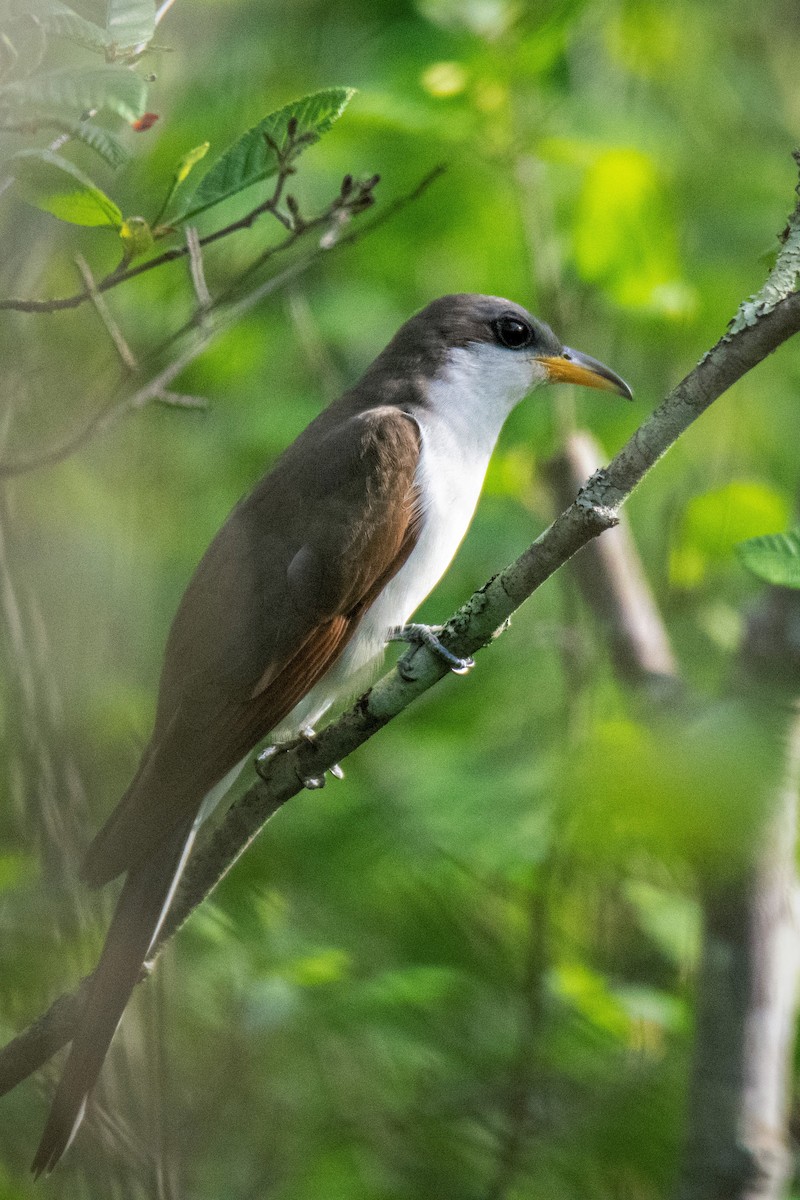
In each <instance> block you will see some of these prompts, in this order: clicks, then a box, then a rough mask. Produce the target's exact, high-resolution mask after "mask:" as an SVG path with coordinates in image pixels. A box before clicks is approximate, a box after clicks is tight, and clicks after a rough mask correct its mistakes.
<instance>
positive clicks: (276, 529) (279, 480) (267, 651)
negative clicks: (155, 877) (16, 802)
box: [83, 407, 420, 884]
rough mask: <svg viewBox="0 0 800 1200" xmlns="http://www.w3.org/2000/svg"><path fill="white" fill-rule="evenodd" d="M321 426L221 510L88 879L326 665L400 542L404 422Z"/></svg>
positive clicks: (377, 416) (357, 418)
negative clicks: (129, 776) (147, 726)
mask: <svg viewBox="0 0 800 1200" xmlns="http://www.w3.org/2000/svg"><path fill="white" fill-rule="evenodd" d="M329 411H330V410H329ZM326 416H327V414H326ZM321 425H322V430H321V432H322V436H317V437H314V438H309V437H308V434H309V432H310V431H306V434H305V435H302V436H301V438H299V439H298V441H297V442H296V443H295V444H294V446H292V447H291V448H290V450H289V451H288V452H287V453H286V454H285V455H284V456H283V458H282V459H281V460H280V461H279V463H278V464H277V466H276V467H275V468H274V469H273V471H271V472H270V474H269V475H267V476H266V477H265V478H264V479H263V480H262V481H261V483H260V484H259V485H258V486H257V487H256V488H255V490H254V491H253V492H252V493H251V494H250V495H249V496H248V497H247V498H246V499H245V500H244V501H243V502H242V503H241V504H240V505H239V506H238V507H237V508H236V509H235V510H234V511H233V513H232V514H231V516H230V517H229V518H228V521H227V522H226V523H225V525H224V526H223V527H222V529H221V530H220V532H219V533H218V534H217V536H216V538H215V539H214V541H213V542H212V544H211V546H210V547H209V549H208V551H207V552H206V554H205V556H204V558H203V560H202V561H201V563H200V565H199V566H198V568H197V571H196V573H195V575H194V577H193V579H192V581H191V582H190V584H189V587H188V588H187V590H186V593H185V595H184V597H183V600H182V601H181V604H180V607H179V609H178V612H177V614H176V617H175V621H174V623H173V626H172V630H171V632H170V636H169V639H168V642H167V649H166V654H165V660H164V668H163V672H162V678H161V686H160V691H159V700H158V710H157V714H156V723H155V728H154V730H153V735H152V737H151V740H150V744H149V745H148V747H147V749H146V750H145V753H144V755H143V756H142V761H141V763H140V765H139V769H138V771H137V773H136V776H135V777H134V780H133V782H132V783H131V786H130V787H129V788H128V791H127V792H126V793H125V795H124V796H123V798H122V799H121V801H120V803H119V805H118V806H117V808H116V810H115V811H114V812H113V813H112V814H111V817H110V818H109V820H108V821H107V822H106V824H105V826H104V827H103V828H102V829H101V830H100V832H99V833H98V835H97V837H96V838H95V840H94V842H93V843H92V845H91V846H90V848H89V851H88V854H87V857H86V861H85V863H84V867H83V875H84V878H86V879H87V881H88V882H90V883H93V884H100V883H103V882H105V881H107V880H108V879H112V878H114V876H115V875H117V874H119V872H120V871H123V870H126V869H128V868H129V867H131V866H132V865H134V864H135V863H136V862H138V861H139V860H140V859H141V858H142V856H143V855H145V854H147V853H148V851H149V850H150V849H151V848H152V847H154V846H156V845H158V844H159V843H160V842H161V841H162V840H163V839H164V838H165V837H167V836H168V834H169V833H170V831H171V830H172V829H174V828H175V826H176V825H178V824H179V823H180V822H181V821H183V820H185V819H186V817H187V816H189V815H194V814H195V813H196V812H197V811H198V809H199V806H200V804H201V803H202V801H203V798H204V797H205V796H206V794H207V793H208V792H209V791H210V790H211V788H212V787H214V785H215V784H216V783H218V782H219V781H220V780H221V779H223V778H224V776H225V775H226V774H227V773H228V772H229V771H230V770H231V769H232V768H233V767H234V766H236V765H237V764H238V763H239V762H241V760H242V758H244V757H245V755H246V754H247V753H248V752H249V751H250V750H252V749H253V747H254V746H255V745H256V744H257V743H258V742H259V741H260V740H261V739H262V738H263V737H265V736H266V735H267V734H268V733H269V732H270V730H271V729H274V728H275V727H276V726H278V725H279V724H280V723H281V721H282V720H283V719H284V718H285V717H286V716H287V715H288V713H290V712H291V710H292V709H293V708H294V707H295V705H296V704H297V703H298V702H299V701H300V700H301V699H302V698H303V696H305V695H306V693H307V692H309V691H310V690H311V688H312V687H313V686H314V685H315V684H316V683H317V682H318V681H319V680H320V679H321V678H322V676H323V675H324V674H325V673H326V671H327V670H328V669H329V668H330V667H331V666H332V665H333V663H334V662H335V661H336V659H337V658H338V656H339V655H340V654H341V652H342V650H343V649H344V647H345V646H346V645H347V642H348V641H349V640H350V638H351V637H352V636H353V633H354V632H355V630H356V628H357V627H358V623H359V621H360V619H361V617H362V616H363V614H364V612H365V611H366V609H367V608H368V607H369V605H370V604H371V603H372V601H373V600H374V599H375V597H376V596H377V595H378V593H379V592H380V591H381V590H382V588H383V587H384V585H385V584H386V583H387V582H388V580H389V579H391V578H392V576H393V575H394V574H395V573H396V572H397V571H398V570H399V569H400V567H401V566H402V564H403V563H404V562H405V560H406V559H407V558H408V555H409V554H410V553H411V550H412V549H413V547H414V545H415V543H416V539H417V536H418V530H419V524H420V515H419V510H418V505H417V497H416V492H415V486H414V475H415V472H416V468H417V464H418V461H419V450H420V437H419V429H418V427H417V424H416V422H415V421H414V420H413V418H412V417H410V416H408V415H407V414H406V413H404V412H402V411H401V410H399V409H397V408H390V407H385V408H378V409H370V410H367V411H366V412H362V413H357V414H355V415H352V416H350V417H348V418H347V419H345V420H344V421H338V422H337V421H335V420H334V421H331V420H330V418H328V425H329V428H328V430H327V431H326V429H325V424H324V423H321ZM317 432H318V433H319V432H320V430H319V426H318V430H317Z"/></svg>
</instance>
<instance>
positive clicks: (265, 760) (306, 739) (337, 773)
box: [256, 726, 344, 791]
mask: <svg viewBox="0 0 800 1200" xmlns="http://www.w3.org/2000/svg"><path fill="white" fill-rule="evenodd" d="M314 739H315V734H314V730H313V729H312V728H311V727H310V726H306V727H305V728H304V729H301V730H300V733H299V735H298V737H297V738H296V740H295V741H293V742H286V743H285V744H283V745H280V744H279V745H276V746H267V747H265V749H264V750H262V751H261V753H260V754H259V755H258V756H257V758H256V771H257V772H258V774H259V775H260V776H261V778H262V779H264V778H266V776H265V771H266V768H267V766H268V765H269V763H271V762H272V760H273V758H275V756H276V754H284V753H285V752H286V751H287V750H293V749H294V748H295V747H296V746H298V745H300V744H301V743H305V744H306V745H313V744H314ZM328 770H329V771H330V773H331V775H332V776H333V777H334V779H344V771H343V770H342V768H341V767H340V766H339V764H338V763H334V764H333V766H332V767H329V768H328ZM296 774H297V778H298V779H299V780H300V783H302V785H303V787H304V788H308V789H309V791H317V790H318V789H319V788H323V787H325V772H324V771H323V773H322V774H321V775H305V776H304V775H301V774H300V772H299V771H298V772H296Z"/></svg>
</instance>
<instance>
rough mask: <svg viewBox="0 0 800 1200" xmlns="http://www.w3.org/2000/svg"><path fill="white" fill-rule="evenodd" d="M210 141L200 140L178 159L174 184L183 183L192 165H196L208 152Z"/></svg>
mask: <svg viewBox="0 0 800 1200" xmlns="http://www.w3.org/2000/svg"><path fill="white" fill-rule="evenodd" d="M210 145H211V143H210V142H201V143H200V145H199V146H195V147H194V149H193V150H187V152H186V154H184V156H183V158H180V159H179V160H178V165H177V167H176V168H175V186H176V187H177V186H178V184H179V183H183V181H184V179H186V177H187V175H188V174H189V172H190V171H191V170H192V168H193V167H196V166H197V164H198V163H199V162H200V160H201V159H203V158H205V156H206V155H207V154H208V148H209V146H210Z"/></svg>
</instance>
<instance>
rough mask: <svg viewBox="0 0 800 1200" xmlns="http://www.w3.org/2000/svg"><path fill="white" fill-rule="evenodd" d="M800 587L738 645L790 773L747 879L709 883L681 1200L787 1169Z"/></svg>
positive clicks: (752, 1185) (773, 600)
mask: <svg viewBox="0 0 800 1200" xmlns="http://www.w3.org/2000/svg"><path fill="white" fill-rule="evenodd" d="M798 630H800V592H785V591H783V590H782V589H779V588H771V589H769V591H768V592H766V593H765V595H764V598H763V600H762V603H761V605H760V606H759V609H758V610H757V612H756V613H755V615H754V616H753V618H752V619H751V621H750V624H749V628H748V631H747V637H746V639H745V642H744V644H743V646H742V650H741V653H740V667H741V673H742V677H743V678H742V682H743V684H744V685H745V686H748V687H749V688H751V689H752V688H753V687H754V685H755V686H760V687H761V688H762V689H763V686H764V683H767V687H768V691H767V694H766V697H765V700H764V702H765V704H768V705H774V704H775V703H776V702H777V703H783V702H785V699H786V697H785V695H784V696H783V697H781V696H780V695H779V694H776V692H775V687H776V684H777V683H778V682H779V681H780V683H781V684H782V685H783V686H785V687H788V689H789V695H790V696H791V697H792V698H793V704H791V705H790V707H789V710H788V711H789V720H788V730H787V736H786V752H785V753H786V761H785V770H784V777H783V781H782V783H781V785H780V787H779V788H778V789H777V791H776V792H775V794H774V795H772V796H771V797H767V799H766V811H765V815H764V821H763V825H762V828H761V836H760V839H759V845H758V846H757V847H756V852H755V854H754V856H753V861H752V866H751V867H750V869H749V871H748V872H747V873H746V875H745V877H744V878H742V877H740V878H738V879H736V880H734V881H733V883H732V884H730V885H729V886H727V887H721V886H717V887H715V888H709V889H707V890H706V894H705V896H704V903H703V909H704V926H705V928H704V944H703V955H702V961H701V965H700V976H699V980H698V997H699V999H698V1009H697V1025H696V1031H695V1045H694V1057H693V1062H692V1074H691V1082H690V1087H689V1108H688V1118H687V1122H686V1128H687V1138H686V1144H685V1148H684V1155H683V1162H682V1164H681V1171H680V1179H679V1182H678V1187H677V1190H676V1198H677V1200H780V1197H782V1196H783V1195H784V1194H785V1188H786V1184H787V1182H788V1178H789V1173H790V1169H791V1159H790V1155H789V1150H788V1146H787V1121H788V1104H789V1072H790V1069H791V1063H792V1048H793V1042H794V1025H795V1015H796V1008H797V985H798V969H799V968H800V941H799V940H798V881H797V873H796V868H795V847H796V835H797V830H796V825H797V818H796V806H797V790H798V782H799V781H800V710H798V707H797V698H798V696H799V695H800V649H798V647H800V639H798V636H797V633H798Z"/></svg>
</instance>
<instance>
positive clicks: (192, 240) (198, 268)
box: [184, 225, 213, 313]
mask: <svg viewBox="0 0 800 1200" xmlns="http://www.w3.org/2000/svg"><path fill="white" fill-rule="evenodd" d="M184 232H185V235H186V248H187V250H188V251H189V274H190V275H191V278H192V286H193V287H194V294H195V295H196V296H197V306H198V308H199V310H200V312H201V313H207V312H208V311H209V309H210V308H211V307H212V304H213V301H212V299H211V293H210V292H209V290H208V284H207V283H206V273H205V268H204V266H203V251H202V249H201V247H200V238H199V235H198V233H197V230H196V229H195V227H194V225H187V226H186V229H185V231H184Z"/></svg>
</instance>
